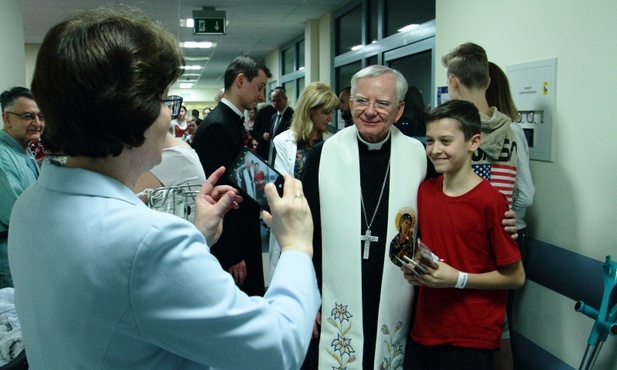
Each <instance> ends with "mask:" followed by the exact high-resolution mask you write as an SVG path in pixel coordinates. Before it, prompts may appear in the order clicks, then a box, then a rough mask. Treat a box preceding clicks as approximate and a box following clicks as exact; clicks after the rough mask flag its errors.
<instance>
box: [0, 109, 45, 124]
mask: <svg viewBox="0 0 617 370" xmlns="http://www.w3.org/2000/svg"><path fill="white" fill-rule="evenodd" d="M6 112H7V113H9V114H12V115H15V116H17V117H19V118H21V120H22V122H23V123H26V124H28V125H29V124H31V123H32V121H34V119H35V118H38V119H39V121H40V122H44V121H45V117H44V116H43V115H42V114H40V113H39V114H34V113H28V112H26V113H21V114H19V113H15V112H9V111H6Z"/></svg>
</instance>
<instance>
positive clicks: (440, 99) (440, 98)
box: [437, 86, 452, 106]
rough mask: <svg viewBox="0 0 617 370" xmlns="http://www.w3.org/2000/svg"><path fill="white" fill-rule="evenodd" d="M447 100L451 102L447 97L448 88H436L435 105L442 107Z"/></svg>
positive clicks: (448, 96)
mask: <svg viewBox="0 0 617 370" xmlns="http://www.w3.org/2000/svg"><path fill="white" fill-rule="evenodd" d="M448 100H452V99H451V98H450V95H448V86H439V87H438V88H437V105H438V106H439V105H442V104H443V103H445V102H447V101H448Z"/></svg>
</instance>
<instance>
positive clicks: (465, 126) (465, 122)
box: [426, 99, 481, 140]
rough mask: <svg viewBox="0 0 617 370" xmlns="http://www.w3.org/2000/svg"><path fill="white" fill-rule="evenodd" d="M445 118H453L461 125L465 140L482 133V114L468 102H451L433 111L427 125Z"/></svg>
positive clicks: (429, 114)
mask: <svg viewBox="0 0 617 370" xmlns="http://www.w3.org/2000/svg"><path fill="white" fill-rule="evenodd" d="M444 118H451V119H454V120H456V121H457V122H458V123H459V128H460V129H461V131H463V134H464V135H465V140H469V139H471V137H472V136H474V135H477V134H479V133H480V126H481V123H480V112H479V111H478V108H476V106H475V105H474V104H473V103H471V102H468V101H466V100H458V99H457V100H449V101H447V102H445V103H443V104H442V105H440V106H438V107H437V108H435V109H433V110H432V111H430V112H429V113H428V115H427V116H426V125H427V126H428V125H429V124H430V123H431V122H435V121H438V120H440V119H444Z"/></svg>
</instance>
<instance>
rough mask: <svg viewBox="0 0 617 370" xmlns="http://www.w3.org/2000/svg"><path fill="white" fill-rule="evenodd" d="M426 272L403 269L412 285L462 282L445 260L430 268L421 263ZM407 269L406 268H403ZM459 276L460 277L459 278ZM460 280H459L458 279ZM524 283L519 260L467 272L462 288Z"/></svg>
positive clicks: (497, 287) (508, 286) (495, 287)
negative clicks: (488, 269) (486, 270)
mask: <svg viewBox="0 0 617 370" xmlns="http://www.w3.org/2000/svg"><path fill="white" fill-rule="evenodd" d="M422 266H424V267H425V268H426V269H427V270H428V274H424V275H422V276H421V277H420V276H416V275H414V274H412V273H411V272H410V271H409V273H407V271H405V278H406V279H407V280H408V281H409V283H410V284H413V285H426V286H429V287H431V288H454V287H455V286H456V285H457V284H458V285H459V286H460V285H461V284H462V283H463V280H465V279H464V278H463V276H462V275H460V274H461V273H465V272H464V271H462V272H460V271H458V270H457V269H455V268H453V267H452V266H450V265H448V264H447V263H445V262H437V266H438V267H437V268H436V269H435V268H432V267H430V266H427V265H425V264H423V265H422ZM404 269H405V270H407V269H406V268H404ZM459 276H460V277H461V279H459ZM459 280H461V281H459ZM524 283H525V270H524V269H523V264H522V263H521V261H520V260H519V261H517V262H515V263H512V264H510V265H505V266H499V267H498V268H497V269H496V270H493V271H489V272H484V273H481V274H471V273H467V279H466V280H465V281H464V286H463V288H464V289H487V290H501V289H517V288H520V287H521V286H523V284H524Z"/></svg>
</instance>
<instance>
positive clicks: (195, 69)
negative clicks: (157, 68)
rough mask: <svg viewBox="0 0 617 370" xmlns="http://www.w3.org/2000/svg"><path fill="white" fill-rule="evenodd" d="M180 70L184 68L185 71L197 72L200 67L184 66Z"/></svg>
mask: <svg viewBox="0 0 617 370" xmlns="http://www.w3.org/2000/svg"><path fill="white" fill-rule="evenodd" d="M181 68H184V70H185V71H198V70H200V69H201V66H199V65H194V66H184V67H181Z"/></svg>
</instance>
